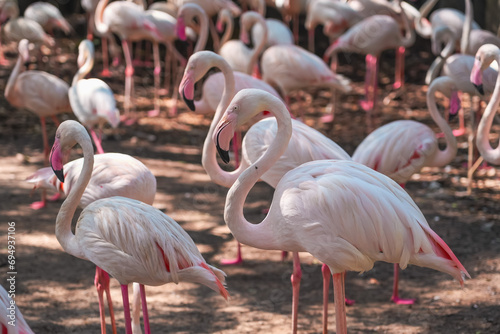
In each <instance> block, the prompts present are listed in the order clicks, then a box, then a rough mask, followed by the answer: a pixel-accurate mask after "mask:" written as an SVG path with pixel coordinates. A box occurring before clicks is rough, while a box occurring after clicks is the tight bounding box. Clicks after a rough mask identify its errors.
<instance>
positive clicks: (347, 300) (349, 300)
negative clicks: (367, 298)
mask: <svg viewBox="0 0 500 334" xmlns="http://www.w3.org/2000/svg"><path fill="white" fill-rule="evenodd" d="M355 303H356V301H355V300H354V299H347V298H345V304H346V305H347V306H352V305H354V304H355Z"/></svg>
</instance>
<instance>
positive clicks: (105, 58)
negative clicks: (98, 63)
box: [101, 36, 111, 78]
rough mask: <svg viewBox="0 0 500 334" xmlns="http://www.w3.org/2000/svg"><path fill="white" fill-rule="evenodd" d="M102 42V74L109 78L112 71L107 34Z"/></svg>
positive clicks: (102, 38)
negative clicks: (110, 68)
mask: <svg viewBox="0 0 500 334" xmlns="http://www.w3.org/2000/svg"><path fill="white" fill-rule="evenodd" d="M101 42H102V72H101V76H103V77H105V78H109V77H110V76H111V73H110V72H109V56H108V38H107V37H106V36H102V37H101Z"/></svg>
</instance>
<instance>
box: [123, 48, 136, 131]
mask: <svg viewBox="0 0 500 334" xmlns="http://www.w3.org/2000/svg"><path fill="white" fill-rule="evenodd" d="M122 47H123V54H124V56H125V62H126V64H127V65H126V68H125V101H124V109H125V117H128V118H129V119H128V120H127V121H125V124H126V125H131V124H133V123H134V121H135V120H134V119H131V118H130V104H131V95H132V86H133V84H134V78H133V75H134V66H133V65H132V56H131V53H130V48H129V43H128V41H127V40H123V41H122Z"/></svg>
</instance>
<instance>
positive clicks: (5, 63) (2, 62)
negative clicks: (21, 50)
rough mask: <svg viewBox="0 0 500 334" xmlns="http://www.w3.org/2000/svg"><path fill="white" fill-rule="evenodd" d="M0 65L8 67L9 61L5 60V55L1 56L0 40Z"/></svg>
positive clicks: (0, 41)
mask: <svg viewBox="0 0 500 334" xmlns="http://www.w3.org/2000/svg"><path fill="white" fill-rule="evenodd" d="M1 29H2V27H1V25H0V36H1V35H2V31H1ZM0 65H2V66H8V65H10V63H9V61H8V60H7V59H5V55H4V54H3V48H2V40H1V39H0Z"/></svg>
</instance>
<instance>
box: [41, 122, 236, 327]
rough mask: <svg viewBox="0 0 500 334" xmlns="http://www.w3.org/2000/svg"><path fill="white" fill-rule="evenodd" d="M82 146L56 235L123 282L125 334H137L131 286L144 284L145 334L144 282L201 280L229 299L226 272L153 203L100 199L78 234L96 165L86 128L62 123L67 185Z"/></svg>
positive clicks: (58, 164)
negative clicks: (69, 158)
mask: <svg viewBox="0 0 500 334" xmlns="http://www.w3.org/2000/svg"><path fill="white" fill-rule="evenodd" d="M77 143H78V144H80V146H81V147H82V149H83V158H84V163H83V167H82V171H81V174H80V177H79V178H78V181H77V184H76V186H75V188H74V189H73V191H72V192H71V193H70V194H69V196H68V197H67V198H66V200H65V201H64V203H63V204H62V206H61V209H60V210H59V213H58V215H57V219H56V237H57V240H58V241H59V243H60V244H61V246H62V247H63V249H64V250H65V251H66V252H67V253H69V254H71V255H73V256H75V257H78V258H81V259H85V260H88V261H91V262H93V263H95V264H96V265H97V266H98V267H99V268H102V269H103V270H104V271H106V272H109V273H110V274H111V275H112V276H113V277H115V278H116V279H117V280H118V281H119V282H120V285H121V288H122V295H123V306H124V313H125V329H126V333H127V334H131V333H132V326H131V318H130V307H129V299H128V284H129V283H132V282H138V283H140V294H141V301H142V306H143V315H144V329H145V332H146V333H150V328H149V319H148V315H147V305H146V295H145V290H144V284H147V285H163V284H166V283H170V282H174V283H179V282H182V281H189V282H197V283H201V284H204V285H206V286H208V287H209V288H211V289H213V290H214V291H217V292H219V293H220V294H221V295H222V296H223V297H224V298H226V299H227V298H228V292H227V291H226V289H225V287H224V285H223V283H224V280H225V277H224V276H225V274H224V272H223V271H221V270H219V269H216V268H214V267H212V266H209V265H207V263H206V262H205V260H204V259H203V257H202V256H201V254H200V252H199V250H198V248H196V245H195V244H194V242H193V240H192V239H191V238H190V237H189V235H188V234H187V233H186V232H185V231H184V230H183V229H182V228H181V227H180V226H179V225H178V224H177V223H176V222H175V221H174V220H173V219H172V218H170V217H168V216H167V215H165V214H164V213H162V212H161V211H160V210H157V209H155V208H153V207H152V206H150V205H148V204H145V203H142V202H140V201H136V200H133V199H129V198H125V197H119V196H116V197H111V198H106V199H101V200H98V201H95V202H93V203H91V204H90V205H88V206H87V207H86V208H85V209H84V210H83V211H82V213H81V214H80V217H79V219H78V225H77V227H76V230H75V233H74V234H73V232H72V231H71V220H72V219H73V216H74V214H75V210H76V207H77V206H78V203H79V202H80V199H81V197H82V194H83V193H84V191H85V187H86V186H87V184H88V183H89V180H90V178H91V174H92V170H93V164H94V154H93V148H92V143H91V140H90V137H89V135H88V133H87V132H86V131H85V128H84V127H83V126H82V125H81V124H79V123H78V122H75V121H65V122H64V123H62V124H61V125H60V126H59V128H58V130H57V133H56V139H55V142H54V146H53V148H52V153H51V157H50V164H51V167H52V169H53V170H54V173H55V174H56V175H57V177H58V179H59V180H60V181H61V182H64V170H63V164H62V161H63V159H64V155H65V154H66V153H67V152H68V151H69V150H70V149H71V147H73V146H74V145H76V144H77Z"/></svg>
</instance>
